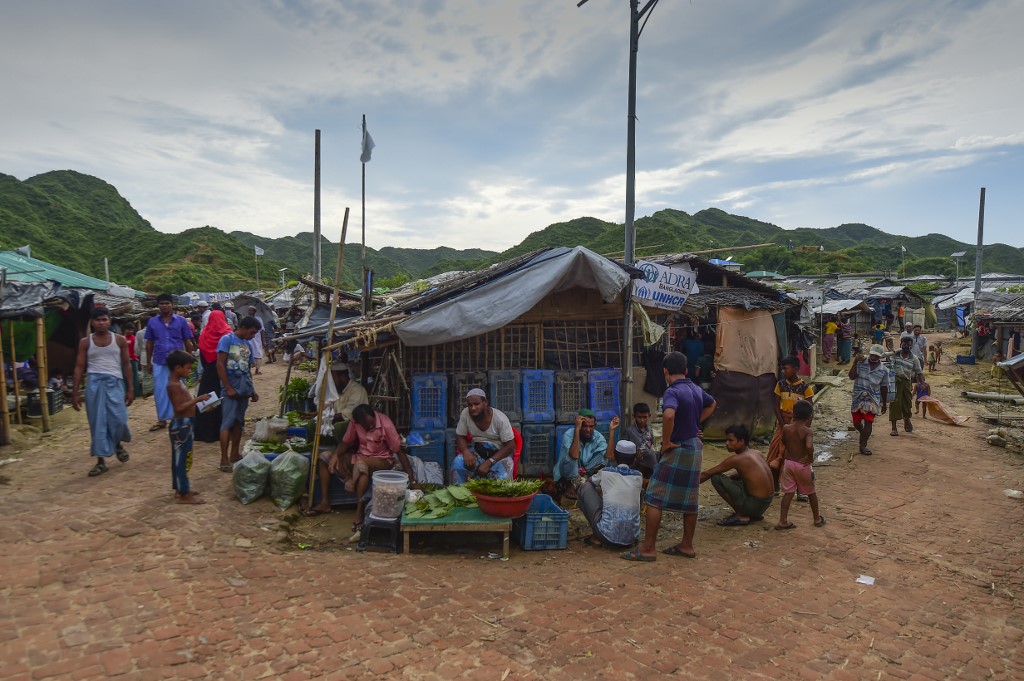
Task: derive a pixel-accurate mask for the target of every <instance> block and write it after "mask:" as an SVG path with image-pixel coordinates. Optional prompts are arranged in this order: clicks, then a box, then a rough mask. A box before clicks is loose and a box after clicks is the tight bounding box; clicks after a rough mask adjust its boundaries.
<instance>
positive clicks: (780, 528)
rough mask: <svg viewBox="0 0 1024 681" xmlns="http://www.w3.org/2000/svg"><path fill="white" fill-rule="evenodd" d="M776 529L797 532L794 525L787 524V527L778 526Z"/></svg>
mask: <svg viewBox="0 0 1024 681" xmlns="http://www.w3.org/2000/svg"><path fill="white" fill-rule="evenodd" d="M775 529H776V530H795V529H796V525H794V524H793V523H786V524H785V525H776V526H775Z"/></svg>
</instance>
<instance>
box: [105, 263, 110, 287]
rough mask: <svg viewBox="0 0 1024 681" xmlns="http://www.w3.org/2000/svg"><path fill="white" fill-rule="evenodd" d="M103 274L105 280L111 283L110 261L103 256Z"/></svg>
mask: <svg viewBox="0 0 1024 681" xmlns="http://www.w3.org/2000/svg"><path fill="white" fill-rule="evenodd" d="M103 276H104V277H105V281H106V282H107V283H110V262H109V261H108V260H107V259H106V258H103Z"/></svg>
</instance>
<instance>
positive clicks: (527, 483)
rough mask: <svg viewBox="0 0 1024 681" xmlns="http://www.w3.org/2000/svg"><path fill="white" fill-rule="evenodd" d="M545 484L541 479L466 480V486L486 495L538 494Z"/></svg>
mask: <svg viewBox="0 0 1024 681" xmlns="http://www.w3.org/2000/svg"><path fill="white" fill-rule="evenodd" d="M541 484H543V483H542V482H541V481H540V480H491V479H490V478H474V479H472V480H467V481H466V488H467V489H469V491H470V492H473V493H474V494H482V495H484V496H485V497H505V498H509V499H512V498H515V497H528V496H530V495H531V494H536V493H537V492H538V491H539V490H540V486H541Z"/></svg>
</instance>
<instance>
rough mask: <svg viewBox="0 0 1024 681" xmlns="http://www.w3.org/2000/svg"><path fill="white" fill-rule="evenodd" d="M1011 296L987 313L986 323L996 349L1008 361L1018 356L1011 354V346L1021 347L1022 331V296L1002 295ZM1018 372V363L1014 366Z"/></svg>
mask: <svg viewBox="0 0 1024 681" xmlns="http://www.w3.org/2000/svg"><path fill="white" fill-rule="evenodd" d="M1003 295H1010V296H1012V297H1011V298H1010V299H1009V300H1007V301H1004V302H1003V303H1002V304H1001V305H998V306H994V307H992V308H991V309H990V310H988V312H987V323H988V326H989V328H991V329H992V334H991V335H992V336H993V337H994V338H995V343H996V347H997V348H998V349H999V352H1001V353H1002V355H1003V357H1006V358H1008V359H1010V358H1013V357H1017V356H1019V353H1015V352H1011V351H1010V350H1011V348H1012V346H1013V345H1014V344H1015V345H1017V346H1020V345H1021V339H1020V336H1021V332H1022V331H1024V295H1020V294H1003ZM1011 356H1012V357H1011ZM1014 366H1015V367H1017V369H1016V370H1017V371H1018V372H1019V371H1020V370H1019V367H1020V366H1021V365H1020V363H1018V364H1016V365H1014Z"/></svg>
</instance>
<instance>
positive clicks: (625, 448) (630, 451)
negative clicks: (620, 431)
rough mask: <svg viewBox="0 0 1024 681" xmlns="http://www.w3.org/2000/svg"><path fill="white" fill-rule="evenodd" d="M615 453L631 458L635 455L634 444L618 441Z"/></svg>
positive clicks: (627, 441)
mask: <svg viewBox="0 0 1024 681" xmlns="http://www.w3.org/2000/svg"><path fill="white" fill-rule="evenodd" d="M615 451H616V452H618V453H619V454H625V455H626V456H633V455H634V454H636V444H635V443H633V442H630V441H629V440H619V441H618V442H616V443H615Z"/></svg>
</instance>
